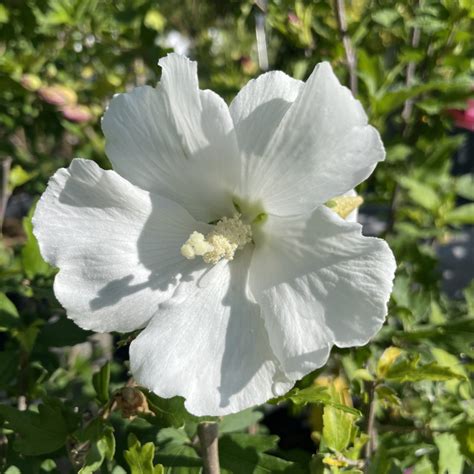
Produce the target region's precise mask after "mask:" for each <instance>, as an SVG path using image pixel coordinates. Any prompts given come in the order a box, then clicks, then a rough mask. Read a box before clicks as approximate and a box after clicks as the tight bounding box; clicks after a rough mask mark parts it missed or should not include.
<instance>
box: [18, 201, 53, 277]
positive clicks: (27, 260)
mask: <svg viewBox="0 0 474 474" xmlns="http://www.w3.org/2000/svg"><path fill="white" fill-rule="evenodd" d="M33 212H34V208H32V210H31V211H30V212H29V213H28V216H27V217H25V218H24V219H23V229H24V231H25V234H26V239H27V240H26V244H25V245H24V246H23V248H22V249H21V261H22V264H23V268H24V270H25V273H26V276H27V277H28V278H34V277H35V276H37V275H43V276H48V275H51V274H52V272H53V269H52V268H51V267H50V266H49V265H48V264H47V263H46V262H45V261H44V260H43V257H42V256H41V253H40V250H39V246H38V242H37V240H36V237H35V236H34V235H33V225H32V223H31V218H32V217H33Z"/></svg>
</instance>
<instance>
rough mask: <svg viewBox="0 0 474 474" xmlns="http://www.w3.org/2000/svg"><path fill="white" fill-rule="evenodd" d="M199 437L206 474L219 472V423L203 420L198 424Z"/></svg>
mask: <svg viewBox="0 0 474 474" xmlns="http://www.w3.org/2000/svg"><path fill="white" fill-rule="evenodd" d="M197 432H198V437H199V443H200V446H201V457H202V461H203V464H204V474H219V473H220V472H221V470H220V466H219V448H218V435H219V425H218V424H217V423H214V422H203V423H199V425H198V429H197Z"/></svg>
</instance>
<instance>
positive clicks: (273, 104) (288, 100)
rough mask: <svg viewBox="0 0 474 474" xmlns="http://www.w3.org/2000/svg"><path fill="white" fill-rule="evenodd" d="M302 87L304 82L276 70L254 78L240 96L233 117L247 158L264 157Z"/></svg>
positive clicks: (239, 140) (234, 106)
mask: <svg viewBox="0 0 474 474" xmlns="http://www.w3.org/2000/svg"><path fill="white" fill-rule="evenodd" d="M302 86H303V82H301V81H297V80H296V79H293V78H291V77H289V76H287V75H286V74H284V73H283V72H280V71H272V72H267V73H265V74H262V75H261V76H259V77H258V78H257V79H252V80H251V81H249V82H248V83H247V84H246V85H245V87H243V89H242V90H241V91H240V92H239V93H238V94H237V96H236V97H235V99H234V100H233V101H232V103H231V104H230V114H231V116H232V120H233V121H234V124H235V132H236V134H237V140H238V142H239V149H240V151H241V153H242V154H243V155H244V157H245V158H247V159H250V158H252V157H256V158H255V159H258V157H259V156H261V155H262V153H263V151H264V150H265V148H266V147H267V146H268V143H269V141H270V140H271V139H272V137H273V135H274V133H275V130H276V128H277V127H278V125H279V124H280V122H281V119H282V118H283V116H284V115H285V113H286V111H287V110H288V108H289V107H290V105H291V104H292V103H293V102H294V100H295V99H296V98H297V97H298V94H299V92H300V90H301V87H302Z"/></svg>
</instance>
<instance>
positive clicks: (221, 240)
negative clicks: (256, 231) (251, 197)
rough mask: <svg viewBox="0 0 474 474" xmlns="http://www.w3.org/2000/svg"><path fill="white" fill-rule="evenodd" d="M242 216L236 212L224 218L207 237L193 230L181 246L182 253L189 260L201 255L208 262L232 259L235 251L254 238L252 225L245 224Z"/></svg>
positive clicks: (213, 262)
mask: <svg viewBox="0 0 474 474" xmlns="http://www.w3.org/2000/svg"><path fill="white" fill-rule="evenodd" d="M240 217H241V216H240V214H235V215H234V217H231V218H228V217H224V218H222V219H221V220H220V221H219V222H218V223H217V224H216V226H215V228H214V229H213V230H212V231H211V232H209V234H207V235H206V237H204V235H202V234H200V233H199V232H193V233H192V234H191V235H190V236H189V238H188V240H187V241H186V242H185V243H184V245H183V246H182V247H181V255H182V256H183V257H185V258H187V259H189V260H192V259H193V258H195V257H196V256H201V257H202V258H203V260H204V261H205V262H206V263H212V264H216V263H217V262H218V261H219V260H221V259H223V258H225V259H226V260H232V259H233V258H234V255H235V252H236V251H237V250H239V249H242V248H244V246H245V245H246V244H248V243H249V242H250V241H251V240H252V229H251V227H250V225H248V224H244V223H243V222H242V221H241V219H240Z"/></svg>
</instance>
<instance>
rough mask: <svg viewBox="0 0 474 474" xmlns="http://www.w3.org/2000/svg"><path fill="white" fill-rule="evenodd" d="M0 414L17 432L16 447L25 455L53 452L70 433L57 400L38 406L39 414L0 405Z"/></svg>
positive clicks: (64, 441) (63, 442) (61, 445)
mask: <svg viewBox="0 0 474 474" xmlns="http://www.w3.org/2000/svg"><path fill="white" fill-rule="evenodd" d="M0 416H2V417H3V418H5V419H6V420H7V422H8V426H9V428H10V429H12V430H13V431H15V432H17V433H18V434H19V435H20V439H18V440H17V441H16V442H15V444H14V446H15V449H17V450H18V451H20V452H21V453H22V454H24V455H27V456H38V455H41V454H46V453H51V452H53V451H56V450H57V449H59V448H61V447H63V446H64V444H65V443H66V440H67V436H68V434H69V432H70V429H69V426H68V420H67V419H66V417H65V413H64V411H63V408H62V406H61V404H60V403H59V402H57V401H49V402H48V403H45V404H43V405H40V406H39V407H38V413H35V412H33V411H19V410H17V409H15V408H12V407H9V406H6V405H0Z"/></svg>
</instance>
